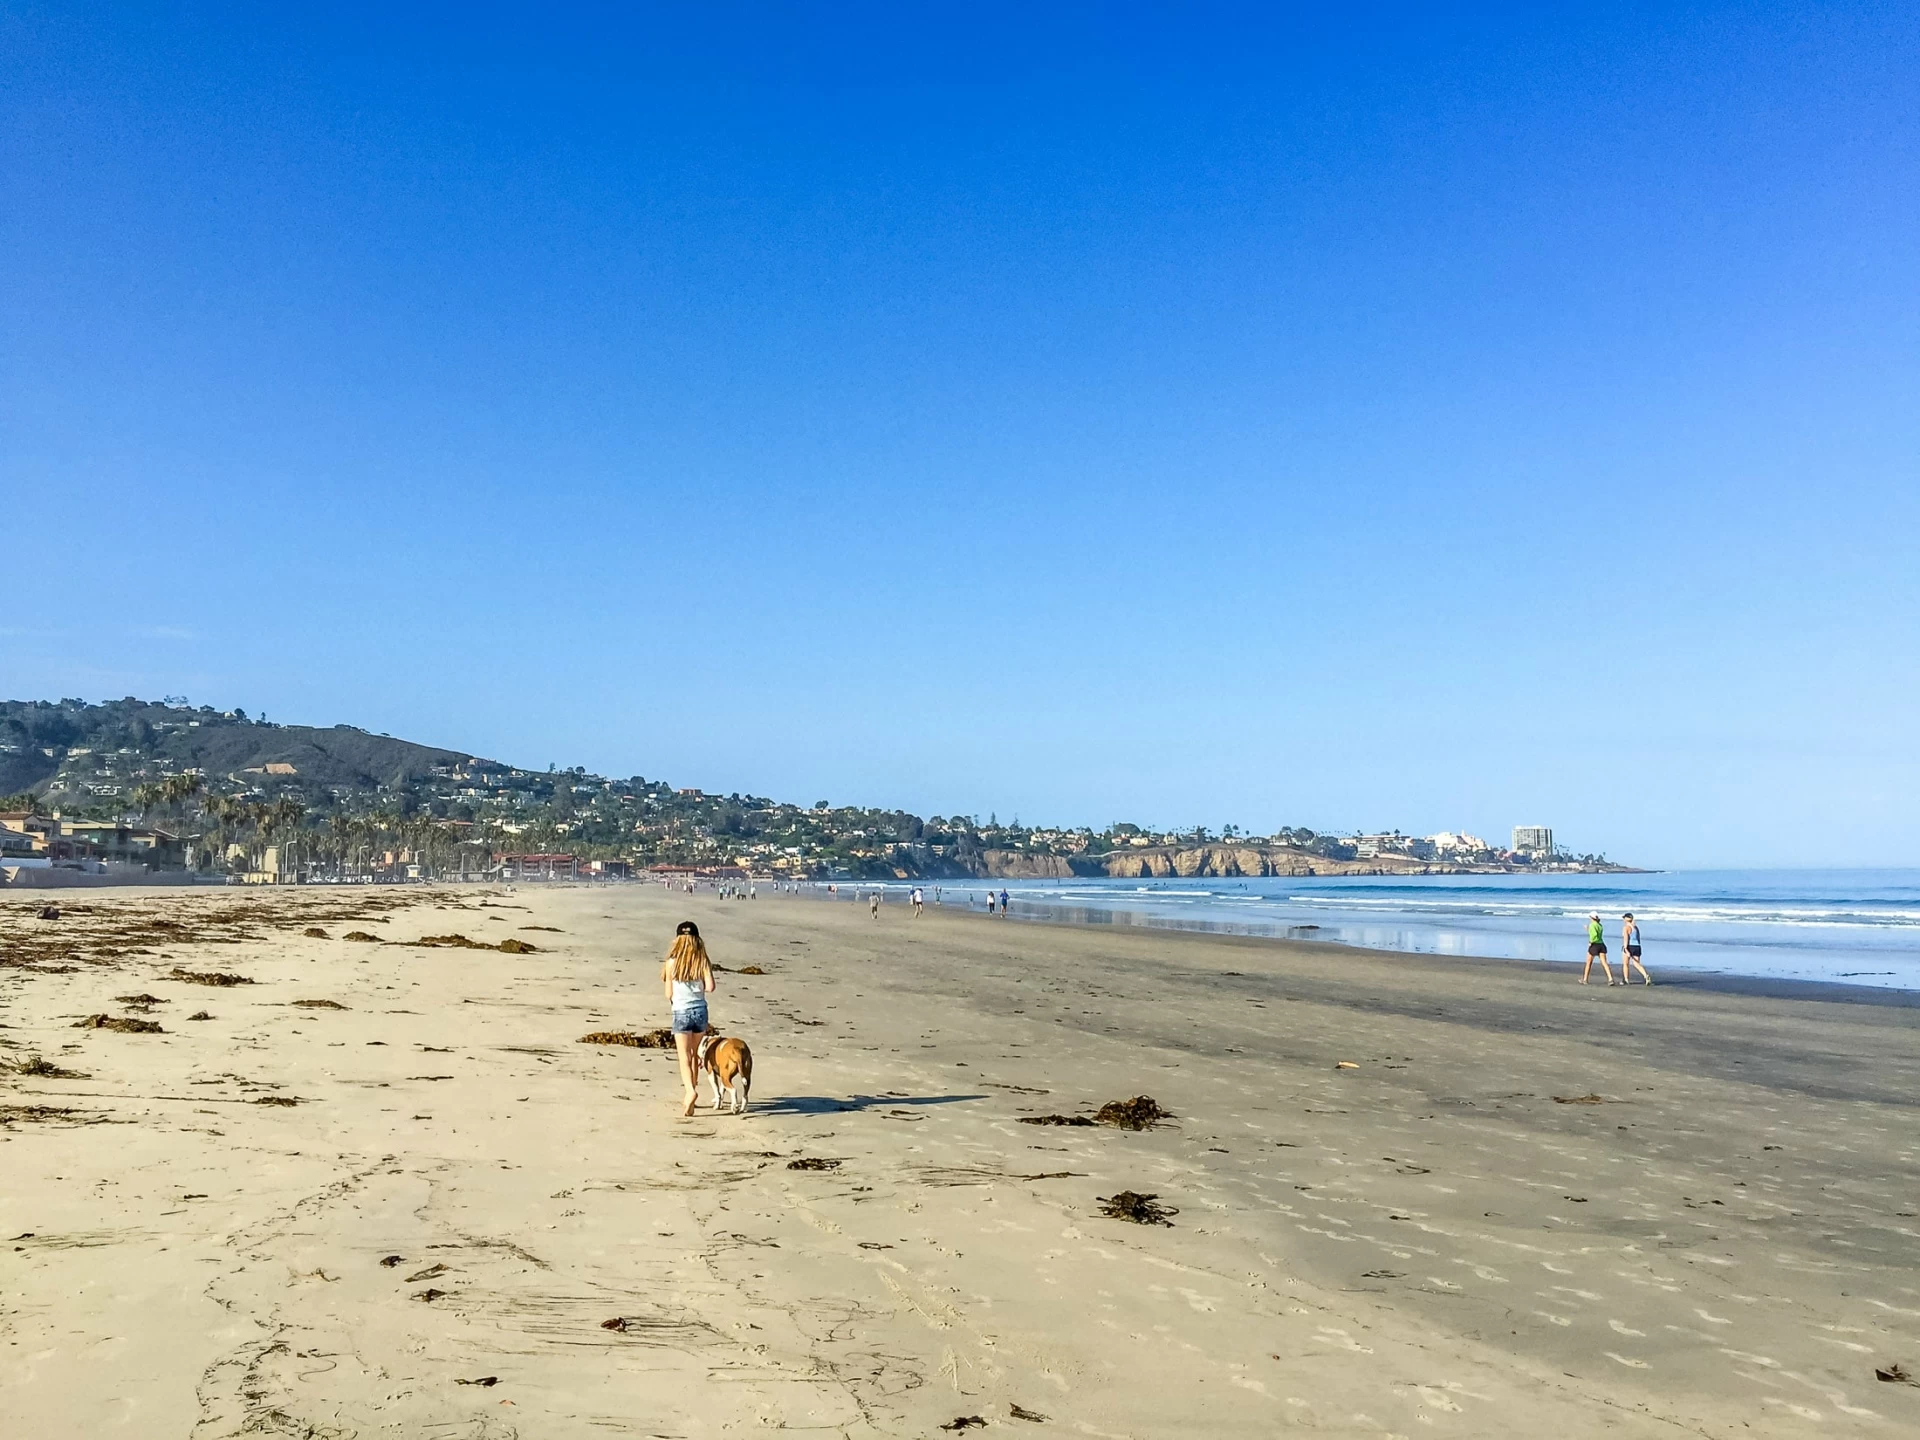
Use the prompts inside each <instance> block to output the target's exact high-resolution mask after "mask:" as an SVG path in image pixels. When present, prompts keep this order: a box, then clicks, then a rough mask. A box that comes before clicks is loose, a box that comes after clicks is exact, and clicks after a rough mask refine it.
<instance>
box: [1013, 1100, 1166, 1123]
mask: <svg viewBox="0 0 1920 1440" xmlns="http://www.w3.org/2000/svg"><path fill="white" fill-rule="evenodd" d="M1019 1118H1020V1123H1021V1124H1022V1125H1110V1126H1112V1127H1113V1128H1114V1129H1116V1130H1151V1129H1152V1128H1153V1127H1154V1126H1155V1125H1158V1124H1159V1123H1160V1122H1161V1121H1162V1120H1171V1119H1173V1112H1172V1111H1171V1110H1166V1109H1162V1108H1161V1105H1160V1102H1159V1101H1158V1100H1155V1099H1154V1098H1153V1097H1152V1096H1151V1095H1136V1096H1134V1097H1133V1098H1132V1099H1131V1100H1109V1101H1108V1102H1107V1103H1106V1104H1104V1105H1102V1106H1101V1107H1100V1108H1099V1109H1098V1110H1096V1111H1094V1112H1093V1114H1091V1115H1022V1116H1020V1117H1019Z"/></svg>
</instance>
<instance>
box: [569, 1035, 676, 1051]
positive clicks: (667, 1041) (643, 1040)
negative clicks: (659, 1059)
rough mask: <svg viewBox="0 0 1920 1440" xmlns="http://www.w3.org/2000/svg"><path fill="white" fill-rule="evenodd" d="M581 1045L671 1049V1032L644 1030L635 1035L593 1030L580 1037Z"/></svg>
mask: <svg viewBox="0 0 1920 1440" xmlns="http://www.w3.org/2000/svg"><path fill="white" fill-rule="evenodd" d="M579 1043H580V1044H582V1045H632V1046H634V1047H636V1048H638V1049H641V1050H671V1049H673V1032H672V1031H671V1030H644V1031H642V1032H641V1033H640V1034H638V1035H636V1034H634V1032H633V1031H631V1030H595V1031H592V1032H590V1033H589V1034H586V1035H582V1036H581V1037H580V1042H579Z"/></svg>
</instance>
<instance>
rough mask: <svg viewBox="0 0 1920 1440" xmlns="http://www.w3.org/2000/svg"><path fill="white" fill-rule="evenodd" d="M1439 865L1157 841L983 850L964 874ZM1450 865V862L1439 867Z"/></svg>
mask: <svg viewBox="0 0 1920 1440" xmlns="http://www.w3.org/2000/svg"><path fill="white" fill-rule="evenodd" d="M1435 868H1436V867H1434V866H1432V865H1430V864H1427V863H1425V862H1423V861H1419V860H1413V859H1410V858H1408V857H1407V856H1404V855H1382V856H1378V857H1376V858H1375V859H1372V860H1329V859H1327V858H1326V857H1325V856H1321V855H1313V854H1309V853H1308V852H1307V851H1305V850H1295V849H1293V848H1292V847H1291V846H1286V845H1231V844H1222V845H1190V846H1175V845H1155V846H1150V847H1144V848H1140V849H1131V850H1115V851H1112V852H1111V853H1109V854H1106V855H1034V854H1029V853H1028V852H1027V851H1024V850H984V851H981V852H980V860H979V863H978V866H977V867H962V866H956V867H955V869H956V870H958V871H959V873H961V874H970V875H976V876H984V877H985V878H987V879H992V880H1067V879H1071V878H1072V877H1073V876H1075V875H1084V876H1100V875H1104V876H1110V877H1112V878H1114V879H1120V880H1167V879H1189V878H1194V877H1213V876H1242V877H1248V878H1251V877H1256V876H1267V875H1393V874H1398V873H1401V872H1405V871H1416V872H1426V871H1431V870H1434V869H1435ZM1438 868H1446V867H1438Z"/></svg>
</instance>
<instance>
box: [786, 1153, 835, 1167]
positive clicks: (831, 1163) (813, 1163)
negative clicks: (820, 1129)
mask: <svg viewBox="0 0 1920 1440" xmlns="http://www.w3.org/2000/svg"><path fill="white" fill-rule="evenodd" d="M839 1168H840V1162H839V1161H838V1160H822V1159H819V1158H817V1157H815V1156H811V1155H809V1156H806V1157H804V1158H802V1159H799V1160H789V1161H788V1162H787V1169H789V1170H838V1169H839Z"/></svg>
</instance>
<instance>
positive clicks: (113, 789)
mask: <svg viewBox="0 0 1920 1440" xmlns="http://www.w3.org/2000/svg"><path fill="white" fill-rule="evenodd" d="M465 758H466V757H465V756H463V755H460V754H458V753H456V752H454V751H451V750H439V749H435V748H434V747H433V746H430V745H416V744H414V743H412V742H411V741H408V740H395V739H394V738H392V737H391V736H388V735H371V734H368V733H367V732H366V731H365V730H361V729H358V728H356V727H355V726H352V725H334V726H331V727H328V728H324V729H321V728H316V727H314V726H310V725H272V724H268V723H266V722H265V721H261V720H252V719H249V718H248V717H247V713H246V712H245V711H244V710H230V711H219V710H214V709H213V708H211V707H202V708H200V709H198V710H190V709H188V708H186V707H185V706H175V705H168V704H165V703H156V702H152V701H145V700H135V699H131V698H129V699H126V700H113V701H109V702H107V703H106V704H102V705H88V704H86V703H84V702H82V701H78V700H62V701H59V702H52V701H45V700H38V701H19V700H8V701H0V795H13V794H17V793H21V792H31V793H33V794H34V795H35V796H36V797H38V798H39V799H40V800H41V801H42V802H43V803H45V804H47V805H50V806H55V805H58V806H65V807H67V808H70V809H75V808H84V807H86V806H89V805H91V804H94V803H96V802H98V801H101V800H108V801H111V800H115V799H121V798H124V797H125V796H126V795H127V794H128V793H129V792H130V791H131V790H132V788H133V787H134V786H135V785H136V784H137V783H138V780H139V778H140V777H142V776H143V775H144V774H146V773H148V772H155V771H157V772H158V773H159V774H161V775H166V774H176V773H181V772H185V771H189V770H192V771H199V772H201V773H202V774H204V775H207V776H213V777H219V778H222V779H226V780H229V781H230V782H231V783H234V784H244V783H246V782H247V781H248V780H249V779H252V778H255V777H257V778H259V779H261V780H267V779H280V780H294V779H296V778H297V779H298V781H299V782H300V783H299V787H298V788H300V789H302V790H305V791H310V792H317V793H324V794H328V795H332V794H336V793H338V794H340V795H343V796H344V795H373V794H377V793H379V792H381V791H383V790H401V789H404V788H405V787H407V786H408V785H409V784H412V783H415V782H418V781H420V780H423V779H425V778H427V777H428V776H430V775H431V774H432V772H433V769H434V767H435V766H440V767H445V766H448V765H451V764H453V763H455V762H457V761H460V760H463V759H465Z"/></svg>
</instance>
